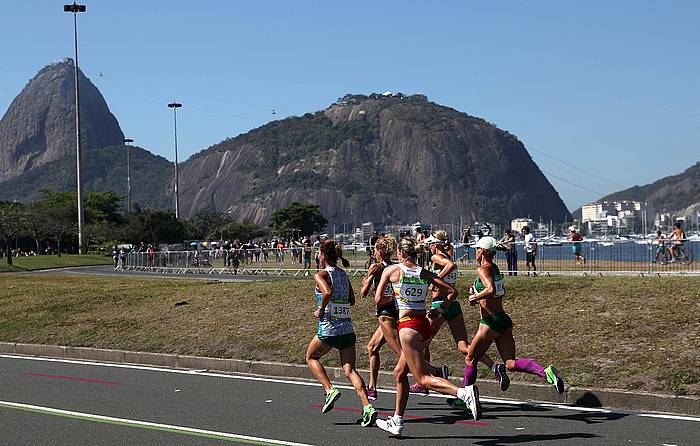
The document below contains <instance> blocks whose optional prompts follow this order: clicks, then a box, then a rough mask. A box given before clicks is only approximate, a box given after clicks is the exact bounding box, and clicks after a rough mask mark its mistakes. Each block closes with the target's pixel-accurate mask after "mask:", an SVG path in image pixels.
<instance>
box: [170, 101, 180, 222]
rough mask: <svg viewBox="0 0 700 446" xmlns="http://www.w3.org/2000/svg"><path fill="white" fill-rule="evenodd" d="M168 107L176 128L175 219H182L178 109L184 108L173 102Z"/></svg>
mask: <svg viewBox="0 0 700 446" xmlns="http://www.w3.org/2000/svg"><path fill="white" fill-rule="evenodd" d="M168 107H170V108H172V109H173V123H174V126H175V219H176V220H179V219H180V195H179V194H178V191H177V187H178V184H179V182H180V181H179V178H178V175H177V109H178V108H180V107H182V104H180V103H179V102H171V103H170V104H168Z"/></svg>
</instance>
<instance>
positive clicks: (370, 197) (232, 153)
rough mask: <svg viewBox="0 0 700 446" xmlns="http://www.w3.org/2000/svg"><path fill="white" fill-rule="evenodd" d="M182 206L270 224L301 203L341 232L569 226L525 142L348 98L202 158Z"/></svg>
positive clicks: (434, 109) (395, 105)
mask: <svg viewBox="0 0 700 446" xmlns="http://www.w3.org/2000/svg"><path fill="white" fill-rule="evenodd" d="M180 178H181V185H180V190H181V195H180V202H181V207H182V210H183V213H184V214H185V215H191V214H193V213H194V212H196V211H197V210H198V209H201V208H204V207H210V208H212V207H213V208H215V209H217V210H219V211H224V212H229V213H230V214H231V215H232V216H233V217H234V218H237V219H241V220H250V221H253V222H256V223H263V224H264V223H266V222H267V218H268V217H269V215H270V214H271V213H272V212H273V211H274V210H275V209H277V208H278V207H282V206H286V205H288V204H289V203H290V202H292V201H305V202H311V203H315V204H319V205H320V207H321V212H322V213H323V215H324V216H325V217H326V218H327V219H328V220H329V223H330V224H334V223H337V224H342V223H349V224H352V225H358V224H360V223H361V222H364V221H372V222H374V223H375V224H398V223H410V222H414V221H421V222H422V223H449V222H451V221H454V222H457V221H459V220H460V217H462V218H464V220H465V221H473V220H487V221H493V222H500V223H505V222H509V221H510V219H512V218H515V217H521V216H528V215H529V216H530V217H531V218H533V219H539V218H540V217H541V218H543V219H544V220H550V219H551V220H554V221H562V220H563V219H564V218H569V217H570V214H569V212H568V211H567V209H566V207H565V206H564V203H563V202H562V201H561V199H560V198H559V195H558V194H557V192H556V191H555V190H554V188H553V187H552V186H551V184H550V183H549V182H548V181H547V179H546V178H545V177H544V175H543V174H542V172H540V170H539V169H538V167H537V166H536V165H535V163H534V162H533V160H532V158H531V157H530V156H529V154H528V153H527V151H526V150H525V147H524V146H523V144H522V143H521V142H519V141H518V140H517V139H516V138H515V136H513V135H511V134H509V133H507V132H505V131H502V130H500V129H498V128H496V127H495V126H493V125H491V124H489V123H488V122H486V121H484V120H482V119H479V118H475V117H471V116H468V115H466V114H464V113H460V112H458V111H456V110H453V109H450V108H447V107H443V106H440V105H437V104H434V103H431V102H428V101H427V99H426V98H425V97H424V96H421V95H414V96H408V97H406V96H400V95H399V96H397V95H393V96H380V95H376V94H375V95H371V96H369V97H367V96H362V95H354V96H353V95H348V96H345V97H344V98H342V99H339V100H338V102H336V103H335V104H333V105H331V106H330V107H329V108H327V109H326V110H324V111H320V112H316V113H313V114H311V113H307V114H306V115H304V116H302V117H293V118H288V119H284V120H281V121H275V122H271V123H269V124H267V125H265V126H262V127H260V128H258V129H255V130H252V131H250V132H248V133H247V134H244V135H240V136H238V137H236V138H233V139H228V140H226V141H223V142H221V143H219V144H217V145H215V146H212V147H211V148H209V149H207V150H205V151H203V152H201V153H199V154H197V155H195V156H193V157H192V158H190V159H189V160H188V161H187V162H186V163H184V166H183V168H182V174H181V177H180Z"/></svg>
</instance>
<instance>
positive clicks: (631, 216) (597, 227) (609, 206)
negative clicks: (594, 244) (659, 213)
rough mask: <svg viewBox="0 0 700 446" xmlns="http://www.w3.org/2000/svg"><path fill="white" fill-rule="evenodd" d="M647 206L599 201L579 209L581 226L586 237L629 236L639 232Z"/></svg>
mask: <svg viewBox="0 0 700 446" xmlns="http://www.w3.org/2000/svg"><path fill="white" fill-rule="evenodd" d="M646 210H647V204H646V203H642V202H640V201H631V200H629V201H628V200H623V201H599V202H595V203H589V204H585V205H583V206H582V207H581V224H582V228H583V229H585V230H586V231H585V232H586V233H587V234H588V235H593V236H606V235H611V234H629V233H634V232H637V231H639V230H641V229H642V228H641V226H642V224H641V223H642V216H643V215H644V214H645V213H646Z"/></svg>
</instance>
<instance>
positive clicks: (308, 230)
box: [270, 201, 328, 236]
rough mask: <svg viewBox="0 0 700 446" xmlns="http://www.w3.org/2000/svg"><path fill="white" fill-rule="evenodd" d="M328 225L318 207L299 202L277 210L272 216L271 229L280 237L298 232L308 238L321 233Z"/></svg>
mask: <svg viewBox="0 0 700 446" xmlns="http://www.w3.org/2000/svg"><path fill="white" fill-rule="evenodd" d="M327 223H328V220H326V218H325V217H324V216H323V215H321V211H320V209H319V206H318V205H315V204H311V203H300V202H298V201H295V202H293V203H292V204H290V205H289V206H287V207H285V208H279V209H276V210H275V211H274V212H273V213H272V215H270V228H272V230H273V233H275V234H278V235H283V234H285V233H286V232H289V231H291V230H298V231H299V232H300V234H301V235H302V236H307V235H311V234H313V233H315V232H319V231H321V230H322V229H323V228H324V227H325V226H326V224H327Z"/></svg>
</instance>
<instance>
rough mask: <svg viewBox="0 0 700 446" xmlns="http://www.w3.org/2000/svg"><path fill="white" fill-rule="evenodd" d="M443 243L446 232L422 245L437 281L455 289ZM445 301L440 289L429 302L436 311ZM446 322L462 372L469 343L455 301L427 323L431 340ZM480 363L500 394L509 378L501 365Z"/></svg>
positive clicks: (454, 276)
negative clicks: (428, 253)
mask: <svg viewBox="0 0 700 446" xmlns="http://www.w3.org/2000/svg"><path fill="white" fill-rule="evenodd" d="M446 242H447V233H446V232H445V231H435V232H433V234H431V235H430V237H428V238H427V239H425V241H424V243H425V244H426V245H427V246H428V249H429V250H430V253H431V254H432V257H431V258H430V261H431V263H432V265H433V272H435V274H437V275H438V277H439V278H441V279H442V280H444V281H445V282H447V283H449V284H450V285H452V286H455V284H456V283H457V277H458V271H457V265H455V264H454V262H453V261H452V260H451V259H450V257H449V255H448V253H447V252H446V250H445V243H446ZM446 298H447V291H446V290H444V289H441V288H434V289H433V303H432V305H431V307H432V308H434V309H437V308H438V307H439V306H440V305H443V302H445V299H446ZM445 321H447V325H448V326H449V327H450V332H451V333H452V337H453V338H454V340H455V343H456V344H457V350H459V351H460V352H461V353H462V354H463V355H464V362H465V372H466V370H467V368H466V365H467V354H468V353H469V343H468V342H467V327H466V325H465V324H464V315H463V314H462V307H461V305H460V304H459V301H456V300H455V301H454V302H452V303H451V304H450V305H449V306H446V307H445V311H444V312H442V314H441V315H438V316H437V317H435V318H433V319H431V320H430V328H431V330H432V336H433V337H435V335H437V333H438V332H439V331H440V328H442V326H443V324H444V323H445ZM429 349H430V341H428V345H427V346H426V348H425V359H426V361H428V362H430V351H429ZM480 360H481V362H483V363H484V364H486V366H487V367H489V368H490V369H491V370H492V371H493V373H494V375H496V380H497V381H498V384H499V386H500V388H501V391H506V390H507V389H508V387H509V385H510V379H509V378H508V374H507V373H506V368H505V366H504V365H503V364H494V362H493V361H492V360H491V358H490V357H489V356H488V355H486V354H484V356H483V357H482V358H481V359H480ZM466 383H467V378H466V375H465V378H464V385H465V386H466V385H467V384H466ZM410 392H411V393H416V394H424V395H427V394H428V389H426V388H424V387H422V386H420V385H418V384H415V385H413V386H411V389H410Z"/></svg>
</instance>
